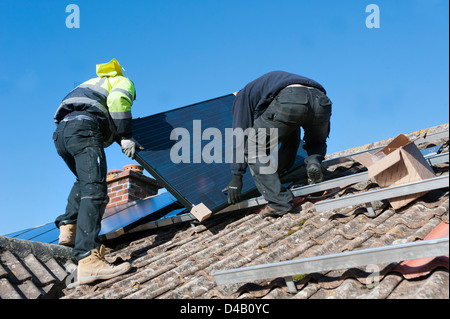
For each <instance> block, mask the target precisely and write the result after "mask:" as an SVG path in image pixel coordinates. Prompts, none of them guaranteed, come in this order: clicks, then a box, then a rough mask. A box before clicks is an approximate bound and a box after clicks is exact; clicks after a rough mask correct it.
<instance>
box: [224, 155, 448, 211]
mask: <svg viewBox="0 0 450 319" xmlns="http://www.w3.org/2000/svg"><path fill="white" fill-rule="evenodd" d="M425 158H426V159H427V160H428V161H430V164H431V163H433V164H432V165H436V164H441V163H444V162H448V160H449V153H444V154H438V155H433V156H428V157H425ZM368 178H369V176H368V173H367V172H362V173H357V174H352V175H348V176H344V177H340V178H335V179H331V180H328V181H324V182H321V183H318V184H313V185H306V186H301V187H294V188H291V191H292V194H293V195H294V197H297V196H305V195H308V194H313V193H316V192H321V191H326V190H329V189H332V188H336V187H341V186H346V185H351V184H355V183H359V182H364V181H367V180H368ZM264 204H267V201H266V200H265V199H264V198H263V197H257V198H252V199H249V200H246V201H243V202H240V203H237V204H234V205H231V206H228V207H226V208H224V209H223V210H221V211H220V212H218V213H216V214H219V213H225V212H229V211H233V210H238V209H245V208H251V207H255V206H260V205H264ZM316 205H317V204H316Z"/></svg>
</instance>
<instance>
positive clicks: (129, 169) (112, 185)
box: [106, 164, 161, 207]
mask: <svg viewBox="0 0 450 319" xmlns="http://www.w3.org/2000/svg"><path fill="white" fill-rule="evenodd" d="M106 179H107V183H108V196H109V203H108V206H106V207H113V206H117V205H121V204H125V203H128V202H132V201H135V200H140V199H144V198H147V197H149V196H152V195H156V194H157V193H158V189H160V188H161V186H160V185H159V184H158V182H157V181H156V180H155V179H153V178H150V177H148V176H145V175H144V174H143V168H142V166H140V165H136V164H131V165H126V166H124V167H123V171H120V170H111V171H108V175H107V178H106Z"/></svg>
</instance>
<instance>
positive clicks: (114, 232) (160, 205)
mask: <svg viewBox="0 0 450 319" xmlns="http://www.w3.org/2000/svg"><path fill="white" fill-rule="evenodd" d="M180 207H182V206H181V204H180V203H178V202H177V200H176V199H175V198H174V197H173V196H172V195H171V194H170V193H167V192H166V193H162V194H159V195H156V196H153V197H149V198H146V199H143V200H140V201H136V202H129V203H126V204H123V205H118V206H113V207H108V208H106V210H105V213H104V214H103V218H102V221H101V230H100V233H99V236H100V238H101V239H112V238H115V237H118V236H120V235H122V234H124V233H126V232H127V231H128V230H130V229H132V228H134V227H136V226H138V225H140V224H143V223H148V222H151V221H153V220H158V219H160V218H164V217H165V216H166V215H169V216H172V215H173V214H174V212H176V213H180V211H179V209H180ZM183 210H184V209H182V211H183ZM5 236H6V237H10V238H18V239H25V240H32V241H37V242H42V243H47V244H58V237H59V229H58V228H57V227H56V225H55V223H54V222H51V223H48V224H45V225H41V226H37V227H33V228H28V229H24V230H20V231H16V232H14V233H10V234H7V235H5Z"/></svg>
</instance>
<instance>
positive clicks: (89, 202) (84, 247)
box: [53, 119, 109, 260]
mask: <svg viewBox="0 0 450 319" xmlns="http://www.w3.org/2000/svg"><path fill="white" fill-rule="evenodd" d="M53 140H54V142H55V146H56V150H57V152H58V154H59V155H60V156H61V157H62V158H63V160H64V161H65V162H66V164H67V166H68V167H69V168H70V170H71V171H72V173H73V174H74V175H75V177H76V181H75V183H74V184H73V187H72V190H71V192H70V194H69V198H68V200H67V206H66V212H65V214H63V215H61V216H59V217H58V218H56V220H55V224H56V226H57V227H58V228H59V227H60V226H61V225H64V224H75V223H76V224H77V234H76V239H75V247H74V248H73V255H74V256H75V258H77V259H78V260H80V259H82V258H84V257H87V256H89V255H90V252H91V250H92V249H98V248H99V247H100V240H99V238H98V234H99V232H100V229H101V225H100V223H101V220H102V216H103V213H104V212H105V208H106V205H107V203H108V201H109V198H108V194H107V184H106V173H107V168H106V157H105V151H104V149H103V135H102V133H101V131H100V128H99V126H98V123H97V121H94V120H87V119H73V120H71V121H67V122H66V121H61V122H60V124H59V125H58V128H57V129H56V131H55V133H54V134H53Z"/></svg>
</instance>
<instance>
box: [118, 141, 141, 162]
mask: <svg viewBox="0 0 450 319" xmlns="http://www.w3.org/2000/svg"><path fill="white" fill-rule="evenodd" d="M120 146H121V147H122V152H124V153H125V155H126V156H128V157H131V159H134V157H135V155H136V147H137V148H138V149H139V150H143V149H144V148H143V147H142V146H141V145H139V143H138V142H136V141H135V140H133V139H132V138H131V139H123V140H121V141H120Z"/></svg>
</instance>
